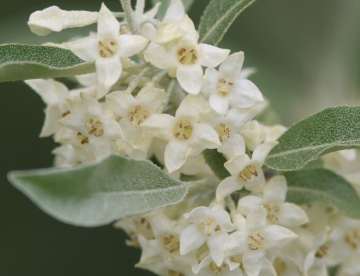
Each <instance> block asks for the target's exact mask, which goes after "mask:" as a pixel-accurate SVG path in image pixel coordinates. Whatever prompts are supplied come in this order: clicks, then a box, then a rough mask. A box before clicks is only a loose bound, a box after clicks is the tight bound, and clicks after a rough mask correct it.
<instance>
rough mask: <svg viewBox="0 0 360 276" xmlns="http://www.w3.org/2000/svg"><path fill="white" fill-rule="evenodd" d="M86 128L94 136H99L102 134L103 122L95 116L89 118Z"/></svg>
mask: <svg viewBox="0 0 360 276" xmlns="http://www.w3.org/2000/svg"><path fill="white" fill-rule="evenodd" d="M86 128H87V131H88V133H89V134H90V135H94V136H95V137H101V136H103V135H104V126H103V123H102V122H101V121H100V120H98V119H95V118H90V119H89V120H88V121H87V122H86Z"/></svg>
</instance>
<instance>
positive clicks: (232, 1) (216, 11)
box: [199, 0, 255, 45]
mask: <svg viewBox="0 0 360 276" xmlns="http://www.w3.org/2000/svg"><path fill="white" fill-rule="evenodd" d="M254 2H255V0H221V1H219V0H211V1H210V3H209V5H208V6H207V7H206V9H205V11H204V13H203V15H202V17H201V20H200V25H199V34H200V40H201V42H203V43H208V44H212V45H217V44H219V43H220V42H221V40H222V39H223V38H224V35H225V34H226V32H227V31H228V30H229V28H230V27H231V25H232V24H233V23H234V21H235V20H236V18H237V17H238V16H239V15H240V14H241V13H242V12H243V11H244V10H245V9H246V8H248V7H249V6H250V5H251V4H253V3H254Z"/></svg>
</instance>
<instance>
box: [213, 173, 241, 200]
mask: <svg viewBox="0 0 360 276" xmlns="http://www.w3.org/2000/svg"><path fill="white" fill-rule="evenodd" d="M242 188H243V185H242V184H241V183H240V182H239V181H237V180H236V178H235V177H232V176H229V177H227V178H225V179H224V180H223V181H222V182H221V183H220V184H219V186H218V187H217V189H216V201H218V202H222V201H223V200H224V198H225V197H227V196H229V195H231V194H232V193H233V192H235V191H239V190H241V189H242Z"/></svg>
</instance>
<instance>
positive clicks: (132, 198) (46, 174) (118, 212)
mask: <svg viewBox="0 0 360 276" xmlns="http://www.w3.org/2000/svg"><path fill="white" fill-rule="evenodd" d="M9 181H10V182H11V183H12V184H13V185H14V186H15V187H16V188H17V189H19V190H20V191H22V192H23V193H24V194H25V195H27V196H28V197H29V198H30V199H31V200H32V201H33V202H34V203H35V204H37V205H38V206H39V207H40V208H41V209H42V210H44V211H45V212H46V213H48V214H50V215H52V216H53V217H55V218H56V219H58V220H60V221H62V222H65V223H69V224H73V225H77V226H87V227H89V226H100V225H105V224H108V223H111V222H113V221H114V220H117V219H120V218H123V217H126V216H130V215H136V214H141V213H144V212H148V211H151V210H153V209H156V208H160V207H164V206H168V205H171V204H175V203H178V202H180V201H181V200H182V199H183V198H184V196H185V194H186V192H187V189H186V187H185V184H183V183H181V182H178V181H177V180H174V179H173V178H171V177H170V176H168V175H167V174H166V173H164V172H163V171H162V170H161V169H159V168H158V167H157V166H155V165H153V164H152V163H151V162H149V161H135V160H130V159H126V158H122V157H116V156H113V157H110V158H108V159H106V160H104V161H102V162H101V163H98V164H94V165H90V166H80V167H78V168H74V169H43V170H35V171H29V172H12V173H10V174H9Z"/></svg>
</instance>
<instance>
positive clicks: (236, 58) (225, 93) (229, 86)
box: [202, 52, 264, 114]
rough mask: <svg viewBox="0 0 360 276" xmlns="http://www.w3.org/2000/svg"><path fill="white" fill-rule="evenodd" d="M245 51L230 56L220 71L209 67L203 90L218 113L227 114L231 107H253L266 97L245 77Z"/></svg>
mask: <svg viewBox="0 0 360 276" xmlns="http://www.w3.org/2000/svg"><path fill="white" fill-rule="evenodd" d="M243 63H244V53H243V52H238V53H235V54H232V55H231V56H229V57H228V58H227V59H226V60H225V61H224V62H223V63H222V64H221V65H220V68H219V71H218V70H216V69H213V68H208V69H207V70H206V74H205V82H204V86H203V88H202V91H203V93H204V94H205V95H207V96H208V97H209V103H210V106H211V107H212V108H213V109H214V110H215V111H216V112H218V113H220V114H225V113H226V112H227V111H228V109H229V108H230V107H234V108H240V109H241V108H242V109H243V108H251V107H253V106H255V105H257V104H259V103H261V102H264V98H263V96H262V94H261V92H260V90H259V88H258V87H257V86H256V85H255V84H254V83H252V82H251V81H250V80H247V79H245V78H243V75H242V67H243Z"/></svg>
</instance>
